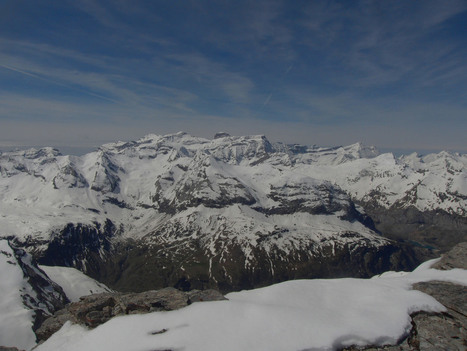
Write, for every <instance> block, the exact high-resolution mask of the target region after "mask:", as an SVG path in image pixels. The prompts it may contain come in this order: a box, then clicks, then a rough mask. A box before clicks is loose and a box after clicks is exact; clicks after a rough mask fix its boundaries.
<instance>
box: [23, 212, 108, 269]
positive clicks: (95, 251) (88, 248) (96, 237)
mask: <svg viewBox="0 0 467 351" xmlns="http://www.w3.org/2000/svg"><path fill="white" fill-rule="evenodd" d="M116 230H117V229H116V228H115V226H114V224H113V223H112V222H111V221H110V220H107V222H106V223H105V224H104V225H103V226H101V225H100V224H99V223H95V225H94V226H91V225H84V224H80V223H78V224H73V223H69V224H68V225H67V226H66V227H65V228H63V229H62V230H61V231H59V232H57V233H55V234H54V235H53V236H52V239H51V240H50V242H49V244H48V246H47V249H46V250H44V251H42V252H40V253H39V254H38V256H39V257H37V261H38V262H39V264H42V265H47V266H68V267H74V268H77V269H79V270H81V271H84V272H86V273H88V272H90V271H91V272H92V270H93V269H95V268H96V265H97V262H100V261H102V259H103V256H105V255H106V254H108V253H109V251H110V248H111V243H110V239H111V238H112V236H113V235H114V234H115V232H116ZM34 244H35V243H34V242H32V243H31V244H30V245H31V246H32V250H34V248H33V247H34ZM27 245H28V243H26V245H25V246H27Z"/></svg>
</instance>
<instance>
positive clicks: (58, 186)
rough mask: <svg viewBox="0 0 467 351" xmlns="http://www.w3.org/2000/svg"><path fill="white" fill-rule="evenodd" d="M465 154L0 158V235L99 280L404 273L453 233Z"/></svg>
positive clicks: (462, 211) (138, 283)
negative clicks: (421, 248)
mask: <svg viewBox="0 0 467 351" xmlns="http://www.w3.org/2000/svg"><path fill="white" fill-rule="evenodd" d="M466 165H467V155H462V154H457V153H448V152H441V153H439V154H430V155H427V156H419V155H417V154H412V155H409V156H403V157H400V158H396V157H394V156H393V155H392V154H390V153H386V154H379V153H378V151H377V150H376V149H375V148H373V147H365V146H363V145H362V144H354V145H350V146H347V147H335V148H322V147H317V146H312V147H309V146H301V145H285V144H280V143H275V144H273V143H270V142H269V141H268V140H267V138H266V137H264V136H244V137H232V136H230V135H228V134H226V133H218V134H217V135H216V136H215V137H214V139H212V140H209V139H203V138H197V137H193V136H190V135H188V134H186V133H177V134H172V135H166V136H158V135H148V136H146V137H144V138H142V139H140V140H138V141H134V142H117V143H112V144H106V145H103V146H102V147H100V148H99V149H98V150H97V151H95V152H92V153H89V154H86V155H84V156H81V157H78V156H69V155H68V156H64V155H61V154H60V153H59V152H58V151H57V150H55V149H52V148H43V149H40V150H35V149H30V150H26V151H15V152H4V153H2V154H0V174H1V177H0V237H8V238H10V239H13V240H14V241H15V244H16V245H20V246H22V247H24V248H26V249H27V250H28V251H30V252H31V253H33V254H34V256H35V257H36V258H37V259H38V260H39V262H40V263H43V264H50V265H67V266H72V267H76V268H79V269H81V270H83V271H85V272H87V273H88V274H90V275H91V276H93V277H94V278H98V279H100V280H102V281H104V282H106V283H107V284H108V285H109V286H111V287H116V288H120V289H123V290H135V289H136V290H144V289H148V288H153V287H161V286H168V285H175V286H178V287H181V288H193V287H196V288H204V287H208V286H213V287H217V288H220V289H221V290H223V291H228V290H238V289H241V288H245V287H254V286H261V285H264V284H269V283H271V282H278V281H282V280H287V279H292V278H309V277H329V276H344V275H352V276H371V275H373V274H376V273H379V272H381V271H384V270H386V269H407V268H413V267H415V265H416V264H417V263H418V262H417V259H416V258H415V256H414V253H413V252H412V251H411V248H410V247H406V246H404V245H401V244H399V243H396V242H394V241H390V240H388V239H387V238H386V237H389V238H397V239H406V240H412V241H416V242H417V243H419V244H421V245H431V246H433V247H436V248H440V249H442V250H444V249H447V248H449V247H451V246H452V245H453V244H455V243H457V242H460V241H463V240H466V232H467V230H466V229H467V170H466Z"/></svg>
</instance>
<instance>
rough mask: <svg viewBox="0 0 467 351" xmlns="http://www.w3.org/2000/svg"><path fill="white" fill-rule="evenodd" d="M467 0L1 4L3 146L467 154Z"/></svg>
mask: <svg viewBox="0 0 467 351" xmlns="http://www.w3.org/2000/svg"><path fill="white" fill-rule="evenodd" d="M466 23H467V1H466V0H440V1H433V0H423V1H421V0H414V1H405V0H404V1H399V0H394V1H300V0H296V1H295V0H294V1H287V0H284V1H279V0H277V1H276V0H268V1H262V0H258V1H243V0H235V1H227V0H217V1H202V0H196V1H185V0H177V1H167V0H164V1H162V0H161V1H157V0H154V1H140V0H132V1H127V0H95V1H94V0H61V1H55V0H53V1H52V0H50V1H48V0H39V1H28V0H1V1H0V148H2V149H5V148H11V147H18V148H21V147H24V146H54V147H57V148H59V149H60V150H62V152H63V150H66V151H70V150H71V151H70V153H79V152H82V151H83V150H87V149H93V148H95V147H97V146H99V145H101V144H103V143H106V142H111V141H118V140H123V141H129V140H137V139H139V138H141V137H143V136H144V135H146V134H149V133H155V134H161V135H163V134H168V133H175V132H178V131H185V132H188V133H190V134H192V135H194V136H200V137H206V138H212V137H213V135H214V134H215V133H216V132H219V131H224V132H228V133H230V134H231V135H251V134H264V135H266V136H267V137H268V139H270V140H271V141H282V142H287V143H301V144H308V145H312V144H317V145H322V146H336V145H347V144H351V143H354V142H357V141H361V142H363V143H365V144H368V145H374V146H376V147H378V148H380V149H383V150H393V151H397V150H404V151H407V152H409V151H418V152H428V151H440V150H450V151H457V152H463V153H465V152H467V138H466V132H467V25H466Z"/></svg>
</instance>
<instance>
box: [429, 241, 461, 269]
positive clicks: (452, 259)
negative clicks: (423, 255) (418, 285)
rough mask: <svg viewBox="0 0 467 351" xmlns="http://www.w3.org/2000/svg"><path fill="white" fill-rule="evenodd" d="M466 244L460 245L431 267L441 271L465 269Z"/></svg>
mask: <svg viewBox="0 0 467 351" xmlns="http://www.w3.org/2000/svg"><path fill="white" fill-rule="evenodd" d="M466 254H467V242H464V243H460V244H458V245H456V246H454V247H453V248H452V250H450V251H449V252H447V253H445V254H444V255H443V256H442V257H441V260H439V261H438V262H436V263H435V264H434V265H433V266H432V267H433V268H436V269H441V270H449V269H453V268H462V269H467V259H466Z"/></svg>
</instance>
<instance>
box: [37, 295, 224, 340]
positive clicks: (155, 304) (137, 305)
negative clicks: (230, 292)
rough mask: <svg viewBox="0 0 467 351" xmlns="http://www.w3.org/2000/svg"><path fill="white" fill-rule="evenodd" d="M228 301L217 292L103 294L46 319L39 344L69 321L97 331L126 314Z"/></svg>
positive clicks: (86, 298) (70, 306)
mask: <svg viewBox="0 0 467 351" xmlns="http://www.w3.org/2000/svg"><path fill="white" fill-rule="evenodd" d="M217 300H225V297H224V296H223V295H222V294H220V293H219V292H218V291H215V290H204V291H199V290H192V291H190V292H183V291H180V290H177V289H175V288H165V289H161V290H152V291H146V292H143V293H128V294H122V293H102V294H94V295H88V296H83V297H82V298H81V300H80V301H78V302H72V303H70V304H68V305H67V306H66V307H65V308H63V309H61V310H60V311H58V312H57V313H55V314H54V315H53V316H52V317H50V318H48V319H46V320H45V321H44V323H43V324H42V325H41V327H40V328H39V329H38V330H36V335H37V338H38V340H40V341H44V340H47V339H48V338H49V337H50V336H51V335H52V334H53V333H55V332H56V331H58V330H59V329H60V328H61V327H62V326H63V325H64V324H65V323H66V322H67V321H71V322H73V323H77V324H82V325H85V326H87V327H89V328H95V327H97V326H98V325H100V324H103V323H105V322H107V321H108V320H109V319H111V318H113V317H115V316H119V315H125V314H139V313H148V312H156V311H172V310H176V309H179V308H182V307H185V306H188V305H190V304H191V303H193V302H199V301H217Z"/></svg>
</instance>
